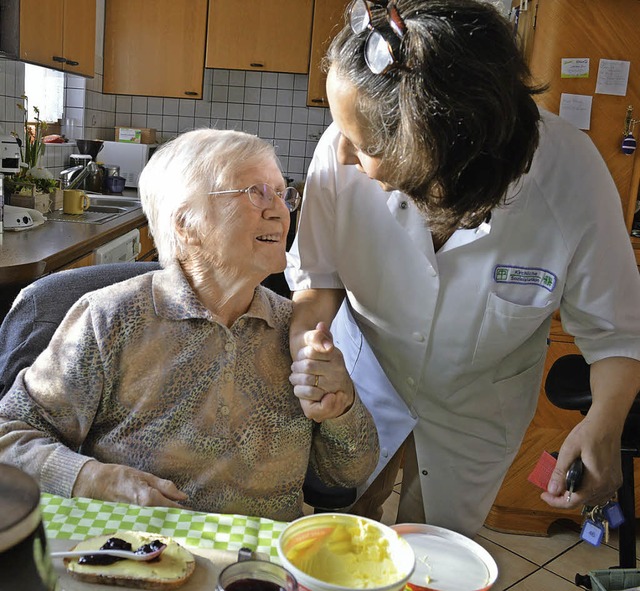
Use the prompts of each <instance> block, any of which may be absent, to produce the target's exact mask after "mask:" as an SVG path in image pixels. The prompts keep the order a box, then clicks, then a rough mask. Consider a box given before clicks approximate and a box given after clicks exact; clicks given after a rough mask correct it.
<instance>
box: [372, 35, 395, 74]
mask: <svg viewBox="0 0 640 591" xmlns="http://www.w3.org/2000/svg"><path fill="white" fill-rule="evenodd" d="M364 51H365V53H364V57H365V60H366V62H367V65H368V66H369V69H370V70H371V71H372V72H373V73H374V74H382V73H383V72H385V71H386V70H387V69H388V68H389V67H391V66H392V65H393V64H394V62H395V59H394V57H393V50H392V48H391V45H389V42H388V41H387V40H386V39H385V38H384V36H383V35H382V34H381V33H379V32H378V31H375V30H374V31H371V33H370V34H369V37H368V38H367V41H366V44H365V48H364Z"/></svg>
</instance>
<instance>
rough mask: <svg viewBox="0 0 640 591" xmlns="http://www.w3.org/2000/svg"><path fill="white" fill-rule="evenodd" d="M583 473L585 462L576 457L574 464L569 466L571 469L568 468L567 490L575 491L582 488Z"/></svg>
mask: <svg viewBox="0 0 640 591" xmlns="http://www.w3.org/2000/svg"><path fill="white" fill-rule="evenodd" d="M583 473H584V464H583V463H582V459H581V458H576V459H575V460H574V462H573V464H571V466H569V469H568V470H567V477H566V483H565V485H566V487H567V490H570V491H572V492H575V491H577V490H578V488H580V483H581V482H582V475H583Z"/></svg>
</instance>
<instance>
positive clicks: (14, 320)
mask: <svg viewBox="0 0 640 591" xmlns="http://www.w3.org/2000/svg"><path fill="white" fill-rule="evenodd" d="M159 268H160V264H159V263H157V262H146V263H143V262H138V263H113V264H108V265H95V266H91V267H80V268H78V269H69V270H67V271H60V272H58V273H52V274H51V275H47V276H45V277H42V278H41V279H38V280H37V281H35V282H34V283H32V284H31V285H28V286H27V287H25V288H24V289H23V290H22V291H21V292H20V294H19V295H18V297H17V298H16V300H15V302H14V305H13V306H12V308H11V309H10V311H9V313H8V314H7V315H6V317H5V318H4V320H3V322H2V324H1V325H0V398H2V397H3V396H4V394H5V393H6V392H7V390H8V389H9V388H10V387H11V385H12V384H13V382H14V380H15V378H16V376H17V375H18V373H19V372H20V370H21V369H23V368H24V367H28V366H30V365H31V364H32V363H33V362H34V361H35V358H36V357H37V356H38V355H39V354H40V352H41V351H43V350H44V349H45V347H46V346H47V345H48V344H49V341H50V340H51V337H52V336H53V333H54V332H55V330H56V328H58V325H59V324H60V322H62V319H63V318H64V316H65V314H66V313H67V311H68V310H69V308H71V306H72V305H73V304H74V303H75V302H76V301H77V300H78V299H80V297H81V296H82V295H84V294H85V293H87V292H89V291H94V290H96V289H100V288H102V287H106V286H107V285H111V284H112V283H117V282H119V281H124V280H126V279H129V278H131V277H135V276H136V275H140V274H142V273H147V272H148V271H153V270H156V269H159ZM269 282H270V279H269V278H267V280H265V283H266V284H267V285H268V286H269V287H271V288H272V289H273V286H272V285H270V284H269ZM274 291H275V290H274ZM303 493H304V499H305V502H306V503H307V504H308V505H311V506H312V507H314V508H315V509H316V511H318V512H322V511H333V510H339V509H343V508H345V507H348V506H349V505H351V504H352V503H353V502H354V501H355V496H356V489H355V488H342V487H328V486H326V485H325V484H324V483H322V482H321V481H320V480H319V479H318V477H317V476H316V475H315V474H314V473H313V471H312V470H309V471H308V473H307V478H306V480H305V484H304V487H303Z"/></svg>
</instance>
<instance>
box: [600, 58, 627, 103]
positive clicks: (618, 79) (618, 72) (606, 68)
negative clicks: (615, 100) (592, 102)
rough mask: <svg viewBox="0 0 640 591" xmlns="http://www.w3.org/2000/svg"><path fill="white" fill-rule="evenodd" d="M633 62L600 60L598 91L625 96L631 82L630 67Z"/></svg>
mask: <svg viewBox="0 0 640 591" xmlns="http://www.w3.org/2000/svg"><path fill="white" fill-rule="evenodd" d="M630 65H631V62H625V61H621V60H600V65H599V67H598V79H597V81H596V93H598V94H614V95H616V96H625V95H626V94H627V84H628V83H629V67H630Z"/></svg>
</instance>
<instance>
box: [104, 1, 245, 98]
mask: <svg viewBox="0 0 640 591" xmlns="http://www.w3.org/2000/svg"><path fill="white" fill-rule="evenodd" d="M206 29H207V0H106V4H105V31H104V39H105V41H104V79H103V92H104V93H107V94H131V95H141V96H162V97H174V98H194V99H195V98H202V85H203V81H204V54H205V41H206ZM243 31H244V27H243ZM235 40H236V42H237V41H238V36H236V39H235Z"/></svg>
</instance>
